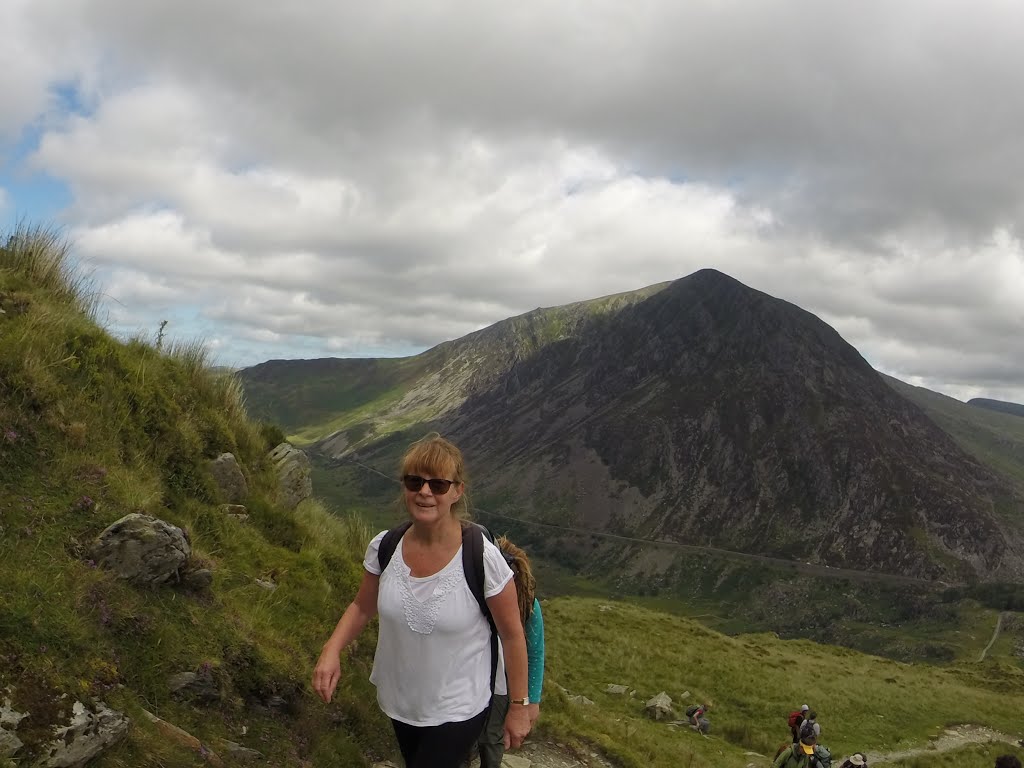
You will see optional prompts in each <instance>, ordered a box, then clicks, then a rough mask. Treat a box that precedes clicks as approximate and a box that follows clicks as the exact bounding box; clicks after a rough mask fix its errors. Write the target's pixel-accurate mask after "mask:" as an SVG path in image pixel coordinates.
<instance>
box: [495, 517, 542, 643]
mask: <svg viewBox="0 0 1024 768" xmlns="http://www.w3.org/2000/svg"><path fill="white" fill-rule="evenodd" d="M494 543H495V544H497V545H498V549H500V550H501V551H502V552H503V553H505V555H506V557H505V560H506V562H508V565H509V568H511V569H512V577H513V578H514V579H515V580H516V598H517V599H518V600H519V618H520V619H521V620H522V622H523V626H524V627H525V626H526V620H527V619H528V618H529V616H530V612H531V611H532V610H533V600H534V596H535V594H536V592H537V579H535V578H534V577H533V570H532V569H531V568H530V558H528V557H527V556H526V553H525V552H524V551H523V550H522V549H520V548H519V547H517V546H516V545H515V544H513V543H512V542H511V541H509V540H508V538H507V537H506V536H499V537H498V538H497V539H495V540H494Z"/></svg>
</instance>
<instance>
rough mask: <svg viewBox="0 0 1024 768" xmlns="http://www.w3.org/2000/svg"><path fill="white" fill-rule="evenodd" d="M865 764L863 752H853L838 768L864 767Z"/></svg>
mask: <svg viewBox="0 0 1024 768" xmlns="http://www.w3.org/2000/svg"><path fill="white" fill-rule="evenodd" d="M867 764H868V759H867V758H866V757H865V756H864V753H863V752H854V753H853V756H852V757H848V758H846V759H845V760H844V761H843V764H842V765H840V766H839V768H865V767H866V766H867Z"/></svg>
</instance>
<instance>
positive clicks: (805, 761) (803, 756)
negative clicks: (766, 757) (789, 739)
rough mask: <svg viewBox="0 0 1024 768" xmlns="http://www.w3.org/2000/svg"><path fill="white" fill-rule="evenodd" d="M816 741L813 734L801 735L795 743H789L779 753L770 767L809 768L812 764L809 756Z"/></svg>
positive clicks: (812, 753) (812, 752)
mask: <svg viewBox="0 0 1024 768" xmlns="http://www.w3.org/2000/svg"><path fill="white" fill-rule="evenodd" d="M817 743H818V740H817V739H815V738H814V737H813V736H807V737H801V739H800V741H798V742H797V743H796V744H790V745H789V746H788V747H786V748H785V749H783V750H782V751H781V752H780V753H779V755H778V757H776V758H775V762H774V763H772V768H810V767H811V766H813V765H814V763H812V762H811V756H812V755H814V747H815V746H816V745H817Z"/></svg>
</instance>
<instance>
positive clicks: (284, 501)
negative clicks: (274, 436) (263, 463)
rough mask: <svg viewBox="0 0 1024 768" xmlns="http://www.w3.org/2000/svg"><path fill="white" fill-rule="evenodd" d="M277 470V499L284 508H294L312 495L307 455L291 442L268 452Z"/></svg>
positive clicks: (311, 479)
mask: <svg viewBox="0 0 1024 768" xmlns="http://www.w3.org/2000/svg"><path fill="white" fill-rule="evenodd" d="M269 458H270V460H271V461H272V462H274V469H275V470H276V471H277V501H278V503H279V504H280V505H281V506H282V507H284V508H285V509H295V507H297V506H298V505H299V502H301V501H302V500H303V499H308V498H309V497H310V496H312V495H313V478H312V476H311V474H310V463H309V457H308V456H307V455H306V454H305V453H304V452H303V451H300V450H299V449H298V448H296V447H295V446H293V445H292V444H291V443H281V444H280V445H279V446H277V447H276V448H274V450H272V451H271V452H270V454H269Z"/></svg>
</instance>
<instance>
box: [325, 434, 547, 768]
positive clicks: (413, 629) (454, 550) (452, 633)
mask: <svg viewBox="0 0 1024 768" xmlns="http://www.w3.org/2000/svg"><path fill="white" fill-rule="evenodd" d="M400 477H401V481H402V486H403V490H402V493H401V499H402V502H403V504H404V506H405V509H406V512H407V513H408V515H409V519H410V522H409V523H407V524H405V525H403V526H399V527H397V528H394V529H392V530H391V531H382V532H381V533H379V534H378V535H377V536H375V537H374V538H373V540H372V541H371V542H370V544H369V546H368V547H367V549H366V557H365V559H364V560H363V569H364V572H363V579H362V582H361V583H360V585H359V592H358V593H357V594H356V596H355V599H354V600H353V601H352V602H351V603H350V604H349V606H348V608H347V609H346V610H345V613H344V615H343V616H342V617H341V620H340V621H339V622H338V624H337V626H336V627H335V629H334V632H333V633H332V634H331V637H330V639H328V641H327V642H326V643H325V644H324V648H323V652H322V653H321V654H320V659H319V660H318V661H317V664H316V669H315V670H314V672H313V689H314V690H315V691H316V692H317V694H318V695H319V696H320V698H321V699H323V700H324V701H325V702H329V701H330V700H331V697H332V696H333V695H334V692H335V689H336V688H337V685H338V680H339V678H340V676H341V662H340V655H341V652H342V651H343V650H344V649H345V647H346V646H348V645H349V643H351V642H352V641H353V640H355V639H356V637H357V636H358V635H359V633H360V632H361V631H362V630H363V628H364V627H365V626H366V624H367V622H368V621H369V620H370V619H371V618H373V616H375V615H379V617H380V626H379V628H378V632H377V652H376V654H375V656H374V659H373V672H372V673H371V674H370V681H371V682H372V683H373V684H374V685H375V686H376V687H377V703H378V704H379V706H380V708H381V710H382V711H383V712H384V714H385V715H387V716H388V717H389V718H391V722H392V727H393V728H394V731H395V736H396V737H397V739H398V746H399V749H400V750H401V752H402V757H403V759H404V760H405V765H406V768H457V766H458V765H459V764H460V762H462V761H463V760H464V759H465V757H466V756H467V754H468V753H469V751H470V748H471V747H472V745H473V744H475V743H476V740H477V738H478V737H479V736H480V731H481V730H482V728H483V725H484V720H485V718H486V716H487V708H488V706H489V704H490V701H491V694H492V692H493V685H494V677H493V675H494V670H495V668H496V666H497V656H496V653H495V652H496V649H497V642H496V639H495V638H494V633H492V630H491V627H492V626H494V627H495V628H496V632H497V635H498V636H500V638H501V644H502V647H503V649H504V661H505V669H506V671H507V675H508V692H509V694H510V695H511V697H512V698H511V701H510V705H511V706H510V707H509V712H508V715H507V716H506V717H505V722H504V725H503V730H504V741H505V744H506V745H508V746H511V747H513V748H515V747H519V746H520V745H521V744H522V742H523V739H524V738H526V735H527V734H528V733H529V732H530V715H529V712H528V711H527V706H528V705H529V703H530V700H529V694H528V692H527V669H526V638H525V637H524V635H523V624H522V621H521V620H520V617H519V609H518V601H517V596H516V588H515V585H514V584H513V583H512V570H511V569H510V568H509V567H508V564H507V563H506V562H505V559H504V558H503V557H502V555H501V551H500V550H499V549H498V548H497V547H496V546H495V545H494V544H492V543H491V542H490V541H488V540H487V539H486V538H485V537H484V535H483V532H482V530H481V529H480V527H479V526H475V525H472V524H469V523H464V522H463V520H462V519H461V518H462V517H464V516H465V515H466V514H467V510H468V501H467V498H466V470H465V466H464V461H463V458H462V453H461V451H459V449H458V448H456V447H455V446H454V445H453V444H452V443H450V442H449V441H447V440H445V439H444V438H442V437H441V436H440V435H437V434H436V433H435V434H433V435H428V436H427V437H425V438H423V439H422V440H419V441H417V442H415V443H413V444H412V446H410V448H409V450H408V451H407V452H406V454H405V456H404V457H403V459H402V463H401V472H400ZM392 545H393V547H394V548H393V549H392V550H391V555H390V556H388V557H386V558H382V557H381V555H383V554H384V550H385V549H386V548H390V547H391V546H392ZM460 553H461V556H460ZM382 560H386V562H385V563H384V564H383V565H382ZM470 571H472V572H473V573H475V574H477V576H474V577H473V578H472V579H470V578H469V575H468V573H469V572H470ZM480 574H482V577H480V578H478V576H480ZM474 584H475V585H477V588H479V587H480V586H481V585H482V589H480V590H479V594H475V593H474ZM485 611H486V612H487V613H486V614H485ZM492 622H493V624H492Z"/></svg>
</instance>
